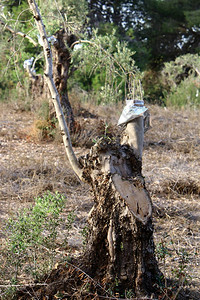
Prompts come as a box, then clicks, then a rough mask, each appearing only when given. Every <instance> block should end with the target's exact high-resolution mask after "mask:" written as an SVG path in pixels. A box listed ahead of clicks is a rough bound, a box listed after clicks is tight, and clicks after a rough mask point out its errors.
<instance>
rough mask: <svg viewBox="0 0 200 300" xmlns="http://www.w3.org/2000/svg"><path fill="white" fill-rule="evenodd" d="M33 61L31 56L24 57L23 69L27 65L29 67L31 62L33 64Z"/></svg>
mask: <svg viewBox="0 0 200 300" xmlns="http://www.w3.org/2000/svg"><path fill="white" fill-rule="evenodd" d="M33 61H34V57H31V58H29V59H26V60H25V61H24V64H23V66H24V69H27V67H31V66H32V64H33Z"/></svg>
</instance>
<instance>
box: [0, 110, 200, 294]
mask: <svg viewBox="0 0 200 300" xmlns="http://www.w3.org/2000/svg"><path fill="white" fill-rule="evenodd" d="M114 109H115V108H112V109H110V108H109V109H108V108H107V107H101V108H99V109H98V113H97V111H95V113H94V110H93V111H91V112H90V113H87V114H86V110H85V108H84V109H83V111H84V117H83V116H78V117H77V118H78V119H77V120H78V122H79V124H80V126H82V124H84V123H87V126H88V127H87V128H89V126H90V124H92V126H91V127H92V128H90V129H94V126H95V124H96V122H97V120H99V119H96V118H94V116H96V115H97V114H99V115H100V117H101V119H102V120H105V121H107V122H109V121H110V122H112V123H111V125H112V126H114V125H115V122H116V121H117V118H118V116H119V114H120V112H119V111H117V110H116V111H115V113H113V110H114ZM96 110H97V109H96ZM150 111H151V115H152V129H151V130H149V131H148V132H147V133H146V135H145V147H144V154H143V175H144V176H145V180H146V186H147V188H148V190H149V191H150V194H151V197H152V200H153V203H154V227H155V232H154V239H155V243H156V244H157V245H158V244H160V245H164V244H165V245H166V247H167V249H168V253H170V255H171V256H170V255H166V259H165V263H163V261H162V262H160V268H161V270H162V272H163V273H164V274H165V275H166V277H167V278H168V279H169V284H168V285H169V286H170V287H172V286H173V285H175V286H177V284H178V282H180V276H181V275H180V262H181V259H182V253H183V250H184V251H185V252H187V255H188V260H187V263H186V268H185V269H184V274H186V275H187V283H186V284H185V287H184V291H183V290H181V291H180V293H179V295H178V297H179V298H180V299H200V290H199V286H200V255H199V242H200V235H199V225H200V202H199V200H200V199H199V196H200V172H199V170H200V135H199V133H200V123H199V111H195V110H182V111H175V110H172V109H164V108H160V107H157V106H151V107H150ZM34 119H35V116H34V114H33V113H30V112H21V111H19V110H16V109H14V108H13V107H9V106H8V105H2V109H1V113H0V159H1V160H0V173H1V177H0V178H1V180H0V204H1V205H0V225H1V227H0V239H1V243H2V245H3V243H4V240H5V238H6V236H5V232H4V231H3V223H4V222H5V221H6V220H7V219H8V217H12V216H13V215H14V214H15V213H16V211H17V210H18V209H20V208H22V207H26V206H29V205H30V203H33V201H34V198H35V197H36V196H38V195H42V194H43V193H44V192H45V191H47V190H50V191H52V192H55V191H58V192H60V193H62V194H64V195H66V197H67V199H68V201H67V206H66V208H65V211H64V214H63V215H64V216H65V215H66V214H67V213H68V212H69V211H72V210H74V211H75V213H76V220H75V222H74V225H73V228H72V230H71V231H70V234H69V237H68V244H69V248H70V253H71V255H72V256H73V257H75V258H77V257H78V255H79V254H80V253H81V252H82V249H83V247H82V234H81V231H82V230H83V228H84V226H85V225H86V220H87V215H88V212H89V210H90V209H91V207H92V198H91V196H90V192H89V187H88V186H87V185H86V184H84V183H82V182H80V181H79V179H78V178H77V177H76V176H75V175H74V174H73V172H72V170H71V168H70V166H69V162H68V161H67V159H66V157H65V153H64V150H63V145H62V142H60V140H59V139H57V141H50V140H49V141H45V140H44V141H42V140H41V139H40V138H39V137H38V133H35V132H34V127H33V124H34ZM90 120H91V121H90ZM88 124H89V125H88ZM98 124H104V121H103V123H102V121H100V123H98ZM99 126H100V125H99ZM102 127H103V125H102ZM101 129H102V128H101ZM102 130H103V129H102ZM113 130H114V129H113V127H112V131H113ZM79 138H80V136H79ZM86 138H87V135H86V134H85V133H84V139H86ZM91 139H92V135H91ZM80 140H81V138H80ZM82 144H83V143H82ZM82 144H81V146H82ZM88 144H89V145H90V143H88ZM87 151H88V150H87V149H85V148H83V147H82V148H79V147H76V148H75V153H76V154H77V156H80V155H82V154H84V153H86V152H87ZM64 236H65V232H61V234H60V238H61V239H62V238H64ZM68 251H69V250H66V255H68ZM176 270H178V271H179V275H178V276H179V278H176V274H177V272H178V271H176ZM73 274H74V275H73ZM73 276H74V277H73ZM64 278H65V279H64ZM75 279H77V280H75ZM78 279H79V280H78ZM43 282H44V281H43ZM173 282H175V284H174V283H173ZM83 283H84V287H85V288H84V289H83V290H82V292H81V293H82V294H81V293H80V287H82V288H83ZM86 283H87V284H88V285H90V287H91V289H90V293H91V291H92V293H93V294H92V293H91V295H89V293H87V288H88V285H87V284H86ZM0 284H1V285H6V284H7V281H5V280H0ZM45 284H46V285H47V286H46V287H45V289H44V288H43V292H41V288H37V290H38V291H40V292H36V290H34V293H36V294H35V298H34V297H33V298H32V299H47V298H45V297H46V295H49V298H48V299H93V298H94V297H95V296H94V295H95V293H96V292H97V291H98V292H99V293H100V291H99V290H101V288H102V287H100V286H99V285H98V284H97V283H94V282H93V281H92V279H90V278H88V277H87V274H84V273H83V272H81V270H79V269H77V268H76V264H74V262H73V263H72V265H71V266H70V265H68V267H66V268H65V267H64V266H58V267H57V269H55V270H54V271H53V272H52V274H51V275H49V276H47V277H45ZM23 285H26V281H25V280H24V279H23ZM92 286H93V287H92ZM86 287H87V288H86ZM30 290H31V291H32V290H33V288H32V287H30V286H29V288H28V287H27V288H26V291H27V292H28V293H29V294H30ZM44 290H45V291H46V292H45V293H46V294H45V295H44ZM61 291H62V293H63V294H62V295H63V296H62V297H63V298H62V297H61V296H60V298H59V296H58V292H61ZM73 291H74V292H73ZM77 291H79V293H78V292H77ZM3 292H4V289H3V288H2V294H3ZM42 293H43V294H42ZM162 293H163V294H162V297H163V298H162V297H161V299H175V296H176V293H175V292H173V291H172V293H171V295H172V296H170V297H169V296H166V297H165V293H166V289H164V288H163V291H162ZM2 294H1V292H0V297H1V295H2ZM101 294H102V295H105V291H102V290H101ZM27 295H28V294H26V296H23V297H25V298H23V299H28V296H27ZM41 295H43V296H41ZM168 295H169V293H168ZM115 296H117V295H115ZM20 297H22V295H21V296H20ZM42 297H43V298H42ZM164 297H165V298H164ZM167 297H168V298H167ZM114 298H115V297H114ZM95 299H98V298H95Z"/></svg>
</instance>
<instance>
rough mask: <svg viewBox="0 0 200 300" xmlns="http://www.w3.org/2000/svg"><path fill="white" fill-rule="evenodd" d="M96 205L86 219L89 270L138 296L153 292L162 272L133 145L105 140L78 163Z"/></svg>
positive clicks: (99, 142) (101, 278) (147, 201)
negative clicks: (159, 268)
mask: <svg viewBox="0 0 200 300" xmlns="http://www.w3.org/2000/svg"><path fill="white" fill-rule="evenodd" d="M80 162H81V164H82V166H83V168H84V171H83V177H84V178H85V180H86V181H87V182H88V183H89V184H90V185H91V188H92V192H93V196H94V206H93V208H92V210H91V212H90V214H89V218H88V240H87V245H86V251H85V254H84V266H85V269H86V272H88V273H89V274H90V276H92V277H93V278H96V279H97V280H98V281H100V282H102V283H107V284H108V285H111V286H112V288H113V289H115V283H116V282H117V286H118V288H120V289H121V290H123V291H124V290H125V289H131V290H133V291H134V293H135V295H136V296H139V295H140V296H141V295H143V296H144V295H149V294H151V293H153V292H155V288H154V284H155V282H156V277H157V275H158V274H159V270H158V266H157V262H156V259H155V256H154V242H153V225H152V202H151V199H150V196H149V193H148V192H147V190H146V188H145V182H144V178H143V176H142V174H141V168H142V164H141V160H140V159H138V157H137V156H136V155H135V153H134V149H133V148H132V147H131V146H130V145H129V144H126V145H120V144H119V143H115V142H112V141H111V140H110V139H109V138H107V137H104V138H101V139H100V140H99V141H98V142H97V143H96V144H95V145H94V146H93V147H92V149H91V151H90V153H89V154H88V155H86V156H85V157H82V158H81V159H80Z"/></svg>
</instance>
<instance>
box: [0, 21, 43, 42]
mask: <svg viewBox="0 0 200 300" xmlns="http://www.w3.org/2000/svg"><path fill="white" fill-rule="evenodd" d="M0 24H1V25H3V26H4V28H5V29H6V30H8V31H10V32H11V33H12V34H13V35H19V36H22V37H23V38H26V39H28V40H29V41H30V42H31V43H32V44H33V45H34V46H38V43H36V42H35V41H34V40H33V39H32V38H31V37H30V36H29V35H27V34H26V33H23V32H21V31H15V30H14V29H13V28H12V27H11V26H9V25H8V24H6V23H5V22H4V21H3V20H1V19H0Z"/></svg>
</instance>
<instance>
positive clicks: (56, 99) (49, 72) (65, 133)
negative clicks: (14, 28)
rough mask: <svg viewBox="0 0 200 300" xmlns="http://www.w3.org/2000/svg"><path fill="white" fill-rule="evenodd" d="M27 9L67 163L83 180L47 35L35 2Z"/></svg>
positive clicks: (32, 1)
mask: <svg viewBox="0 0 200 300" xmlns="http://www.w3.org/2000/svg"><path fill="white" fill-rule="evenodd" d="M28 4H29V7H30V9H31V11H32V12H33V16H34V19H35V22H36V25H37V29H38V31H39V34H40V37H41V39H42V41H43V51H44V57H45V61H46V70H45V72H44V76H45V78H46V80H47V84H48V87H49V90H50V93H51V97H52V101H53V104H54V107H55V111H56V116H57V118H58V122H59V125H60V129H61V134H62V137H63V143H64V146H65V150H66V154H67V157H68V159H69V162H70V164H71V166H72V169H73V170H74V172H75V173H76V174H77V175H78V177H79V178H80V179H81V180H83V178H82V169H81V167H80V164H79V162H78V160H77V158H76V155H75V153H74V151H73V148H72V143H71V139H70V134H69V130H68V127H67V124H66V121H65V117H64V113H63V110H62V107H61V104H60V96H59V93H58V91H57V88H56V86H55V82H54V80H53V64H52V52H51V47H50V44H49V42H48V39H47V34H46V30H45V26H44V23H43V20H42V17H41V14H40V11H39V8H38V6H37V4H36V1H35V0H28Z"/></svg>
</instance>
